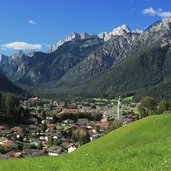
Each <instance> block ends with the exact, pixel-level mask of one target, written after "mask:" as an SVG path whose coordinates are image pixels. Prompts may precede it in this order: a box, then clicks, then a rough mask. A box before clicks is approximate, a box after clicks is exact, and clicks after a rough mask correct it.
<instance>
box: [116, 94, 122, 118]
mask: <svg viewBox="0 0 171 171" xmlns="http://www.w3.org/2000/svg"><path fill="white" fill-rule="evenodd" d="M117 119H118V120H120V119H122V102H121V96H119V99H118V108H117Z"/></svg>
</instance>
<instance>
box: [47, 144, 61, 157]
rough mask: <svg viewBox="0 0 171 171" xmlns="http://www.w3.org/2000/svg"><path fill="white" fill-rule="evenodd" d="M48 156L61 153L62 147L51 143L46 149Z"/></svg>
mask: <svg viewBox="0 0 171 171" xmlns="http://www.w3.org/2000/svg"><path fill="white" fill-rule="evenodd" d="M47 152H48V155H49V156H58V155H59V154H61V153H62V147H60V146H56V145H53V146H51V147H49V148H48V149H47Z"/></svg>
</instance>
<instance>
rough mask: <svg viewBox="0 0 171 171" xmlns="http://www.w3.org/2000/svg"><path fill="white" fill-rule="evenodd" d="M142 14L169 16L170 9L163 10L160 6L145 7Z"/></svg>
mask: <svg viewBox="0 0 171 171" xmlns="http://www.w3.org/2000/svg"><path fill="white" fill-rule="evenodd" d="M143 14H146V15H149V16H159V17H171V11H163V9H162V8H159V9H157V10H155V9H154V8H146V9H144V10H143Z"/></svg>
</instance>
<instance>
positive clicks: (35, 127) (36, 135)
mask: <svg viewBox="0 0 171 171" xmlns="http://www.w3.org/2000/svg"><path fill="white" fill-rule="evenodd" d="M20 105H21V106H22V108H24V109H25V110H26V111H27V112H28V115H27V117H26V118H25V119H24V120H23V121H22V124H17V123H16V124H14V123H13V124H11V125H9V124H7V123H6V124H4V123H1V124H0V159H9V158H22V157H32V156H42V155H49V156H58V155H61V154H65V153H71V152H72V151H74V150H75V149H77V148H78V147H79V146H81V145H83V144H86V143H88V142H90V141H93V140H95V139H97V138H99V137H101V136H103V135H104V134H106V133H107V132H110V131H112V130H114V129H116V128H118V127H120V126H124V125H125V124H128V123H130V122H133V121H135V120H137V119H139V115H138V114H135V113H134V112H133V111H132V110H130V106H134V107H136V106H137V105H138V104H134V103H126V104H122V102H121V99H120V98H119V99H118V100H117V101H115V103H114V102H103V103H99V102H98V103H95V102H87V101H86V102H85V101H84V102H83V101H81V102H80V101H79V102H72V103H68V104H66V103H65V102H64V101H62V100H49V99H41V98H38V97H35V98H29V99H24V100H20ZM125 106H126V107H125Z"/></svg>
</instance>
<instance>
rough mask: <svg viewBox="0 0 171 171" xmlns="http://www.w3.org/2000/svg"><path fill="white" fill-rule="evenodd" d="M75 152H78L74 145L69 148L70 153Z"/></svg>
mask: <svg viewBox="0 0 171 171" xmlns="http://www.w3.org/2000/svg"><path fill="white" fill-rule="evenodd" d="M74 150H76V147H75V146H74V145H72V146H70V147H69V148H68V153H71V152H73V151H74Z"/></svg>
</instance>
